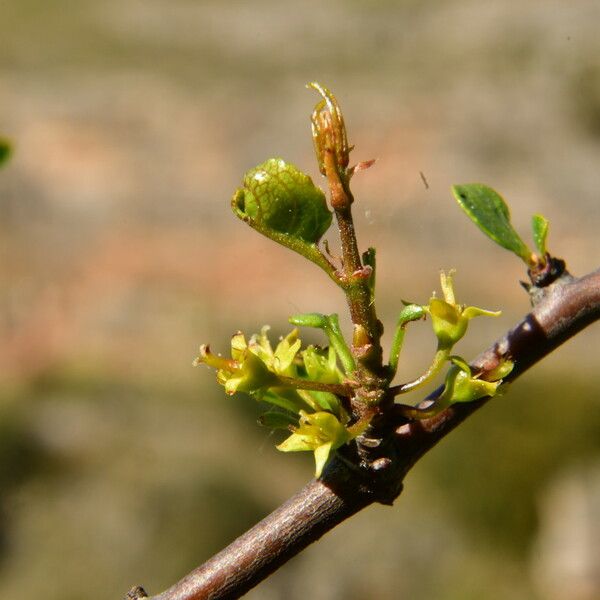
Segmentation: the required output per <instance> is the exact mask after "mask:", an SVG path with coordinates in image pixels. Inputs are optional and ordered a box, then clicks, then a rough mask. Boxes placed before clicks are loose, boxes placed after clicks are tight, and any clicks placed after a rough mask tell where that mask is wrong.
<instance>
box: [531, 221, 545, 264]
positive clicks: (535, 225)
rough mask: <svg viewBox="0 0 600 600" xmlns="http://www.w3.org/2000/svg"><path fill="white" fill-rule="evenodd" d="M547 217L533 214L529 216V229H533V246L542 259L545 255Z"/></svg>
mask: <svg viewBox="0 0 600 600" xmlns="http://www.w3.org/2000/svg"><path fill="white" fill-rule="evenodd" d="M548 225H549V223H548V219H546V217H544V216H543V215H533V217H531V229H532V231H533V241H534V243H535V247H536V248H537V250H538V252H539V253H540V257H541V258H542V259H543V258H544V256H546V252H547V251H546V238H547V237H548Z"/></svg>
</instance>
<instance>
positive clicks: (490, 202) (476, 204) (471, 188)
mask: <svg viewBox="0 0 600 600" xmlns="http://www.w3.org/2000/svg"><path fill="white" fill-rule="evenodd" d="M452 193H453V194H454V197H455V198H456V200H457V202H458V203H459V204H460V206H461V208H462V209H463V210H464V211H465V213H467V216H468V217H469V218H470V219H471V220H472V221H473V223H475V225H477V227H479V229H481V231H483V233H485V235H487V236H488V237H489V238H490V239H492V240H493V241H494V242H496V243H497V244H499V245H500V246H502V247H503V248H506V249H507V250H510V251H511V252H514V253H515V254H516V255H517V256H519V257H520V258H521V259H523V260H524V261H525V263H527V265H531V264H532V256H531V250H530V249H529V248H528V247H527V245H526V244H525V242H523V240H522V239H521V238H520V237H519V234H518V233H517V232H516V231H515V230H514V228H513V226H512V225H511V222H510V211H509V209H508V206H507V205H506V202H505V201H504V199H503V198H502V196H500V194H498V193H497V192H496V191H494V190H493V189H492V188H490V187H488V186H486V185H483V184H481V183H468V184H464V185H455V186H452Z"/></svg>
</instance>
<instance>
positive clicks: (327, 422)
mask: <svg viewBox="0 0 600 600" xmlns="http://www.w3.org/2000/svg"><path fill="white" fill-rule="evenodd" d="M351 439H352V435H351V433H350V432H349V431H348V430H347V429H346V428H345V427H344V425H342V423H340V421H339V420H338V419H337V417H335V415H332V414H331V413H329V412H325V411H322V412H315V413H312V414H308V413H306V412H305V411H300V424H299V426H298V427H296V428H295V429H294V432H293V433H292V435H290V437H288V438H287V439H286V440H285V441H284V442H282V443H281V444H279V446H277V449H278V450H281V451H282V452H302V451H306V450H310V451H312V452H314V455H315V477H319V476H320V475H321V473H322V472H323V467H324V466H325V464H326V463H327V461H328V460H329V457H330V455H331V452H332V451H333V450H335V449H336V448H339V447H340V446H343V445H344V444H346V443H348V442H349V441H350V440H351Z"/></svg>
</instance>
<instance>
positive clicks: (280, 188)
mask: <svg viewBox="0 0 600 600" xmlns="http://www.w3.org/2000/svg"><path fill="white" fill-rule="evenodd" d="M237 202H238V208H239V209H240V210H241V211H242V212H243V213H244V214H245V215H247V216H248V217H250V218H251V219H253V220H255V221H257V222H260V223H261V225H262V226H263V227H265V228H269V229H272V230H275V231H277V232H280V233H284V234H286V235H289V236H292V237H295V238H300V239H302V240H304V241H305V242H309V243H312V244H316V243H317V242H318V241H319V240H320V239H321V237H322V236H323V234H324V233H325V232H326V231H327V229H329V226H330V225H331V218H332V213H331V212H330V211H329V209H328V208H327V202H326V199H325V194H324V193H323V192H322V191H321V190H320V189H319V188H318V187H317V186H316V185H315V184H314V183H313V182H312V179H311V178H310V177H309V176H308V175H306V174H304V173H302V172H301V171H300V170H298V169H297V168H296V167H295V166H294V165H292V164H289V163H286V162H285V161H284V160H282V159H281V158H270V159H269V160H267V161H266V162H264V163H262V164H261V165H258V166H257V167H255V168H254V169H252V170H250V171H248V172H247V173H246V175H245V177H244V188H243V194H242V195H241V196H240V197H238V200H237Z"/></svg>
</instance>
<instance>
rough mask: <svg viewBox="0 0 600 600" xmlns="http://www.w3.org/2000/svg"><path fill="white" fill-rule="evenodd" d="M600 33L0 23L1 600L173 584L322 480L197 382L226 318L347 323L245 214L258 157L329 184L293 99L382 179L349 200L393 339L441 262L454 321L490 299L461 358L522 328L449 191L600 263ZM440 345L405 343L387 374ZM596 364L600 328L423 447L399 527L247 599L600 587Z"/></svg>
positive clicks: (332, 300) (383, 517)
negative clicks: (4, 150) (232, 203)
mask: <svg viewBox="0 0 600 600" xmlns="http://www.w3.org/2000/svg"><path fill="white" fill-rule="evenodd" d="M599 23H600V5H599V4H598V2H596V1H595V0H587V1H586V0H581V1H579V2H558V1H553V0H520V1H519V2H502V1H499V0H492V1H489V2H480V1H477V0H437V1H435V0H404V1H396V2H392V1H387V2H386V1H375V0H372V1H368V0H362V1H359V0H356V1H351V0H347V1H341V0H339V1H337V2H317V1H316V0H306V1H305V2H303V3H302V4H300V3H291V2H276V1H275V0H255V1H253V2H251V3H246V2H237V1H232V2H217V1H216V0H215V1H202V0H198V1H194V0H143V1H142V0H107V1H104V2H98V1H91V0H79V1H78V2H68V1H66V0H55V1H53V2H47V1H42V0H4V1H3V2H2V3H0V134H1V135H4V136H6V137H8V138H9V139H11V140H12V141H13V143H14V146H15V148H14V156H13V158H12V160H11V161H10V162H9V163H8V164H7V165H6V167H5V168H4V169H2V170H1V171H0V248H1V252H0V282H1V285H0V337H1V339H2V344H1V345H0V597H2V598H11V600H26V599H27V600H29V599H32V598H39V597H42V596H43V597H44V599H45V600H55V599H56V600H59V599H60V600H71V599H73V600H75V599H77V600H79V599H80V598H83V597H85V598H86V599H87V600H95V599H98V600H100V599H107V598H119V597H121V596H122V595H123V594H124V593H125V592H126V591H127V590H128V589H129V588H130V587H131V586H132V585H134V584H139V583H141V584H143V585H144V586H145V587H146V589H147V590H148V591H149V592H152V593H158V592H159V591H162V590H163V589H164V588H166V587H168V586H169V585H171V584H172V583H174V582H175V581H176V580H177V579H179V578H180V577H181V576H183V575H184V574H185V573H186V572H187V571H188V570H190V569H191V568H192V567H194V566H195V565H197V564H199V563H201V562H202V561H204V560H205V559H207V558H209V557H210V556H211V555H212V554H213V553H214V552H216V551H217V550H219V549H220V548H222V547H223V546H224V545H226V544H227V543H228V542H230V541H231V540H232V539H233V538H235V537H236V536H237V535H239V534H240V533H242V532H243V531H244V530H246V529H247V528H248V527H250V526H251V525H253V524H254V523H255V522H256V521H257V520H259V519H260V518H262V517H263V516H264V515H265V514H267V513H268V512H270V511H271V510H272V509H274V508H275V507H276V506H277V505H278V504H280V503H281V502H282V501H283V500H284V499H286V498H287V497H288V496H289V495H291V494H292V493H294V492H295V491H296V490H297V489H298V488H300V487H301V486H302V485H303V483H304V482H305V481H307V480H308V479H309V478H310V477H311V474H312V469H313V466H312V459H311V457H310V456H291V455H283V454H280V453H278V452H277V451H276V450H275V449H274V444H275V442H276V441H277V440H276V438H274V437H272V436H271V435H270V434H269V433H268V432H267V431H266V430H263V429H261V428H259V427H258V426H257V425H256V423H255V419H256V416H257V414H258V407H256V406H255V405H254V403H253V402H252V401H251V400H249V399H248V398H246V397H233V398H230V397H225V396H224V394H223V393H222V389H221V388H219V386H218V385H217V384H216V383H215V380H214V374H213V373H212V372H210V371H209V370H208V369H205V368H197V369H193V368H192V366H191V363H192V360H193V358H194V357H195V355H196V352H197V348H198V346H199V344H200V343H203V342H211V343H212V347H213V349H215V350H217V351H222V352H225V351H226V350H227V349H228V346H229V337H230V335H231V334H232V333H233V332H235V331H236V330H238V329H242V330H244V331H245V332H247V333H252V332H255V331H258V330H259V329H260V327H261V326H262V325H263V324H269V325H271V327H272V333H273V336H274V337H276V336H279V335H281V334H283V333H286V332H287V331H288V330H289V326H288V325H287V317H288V316H289V315H290V314H295V313H298V312H313V311H317V312H324V313H327V312H340V313H341V314H345V309H344V300H343V297H342V295H341V293H340V292H339V291H338V290H336V289H334V287H333V286H332V285H331V284H330V282H329V280H328V279H327V278H326V276H325V275H324V274H323V273H322V272H320V271H319V270H318V269H316V268H315V267H314V266H313V265H311V264H309V263H306V262H305V261H304V260H303V259H302V258H300V257H298V256H296V255H294V254H292V253H291V252H289V251H288V250H286V249H284V248H279V247H276V246H275V245H274V244H272V243H271V242H269V241H268V240H266V239H262V238H261V237H260V236H258V235H257V234H256V233H255V232H253V231H252V230H251V229H250V228H248V227H245V226H244V225H243V224H242V223H241V222H239V221H237V220H236V219H235V218H234V217H233V216H232V214H231V212H230V209H229V199H230V197H231V195H232V193H233V191H234V189H235V188H236V187H237V186H239V185H240V183H241V179H242V177H243V174H244V172H245V171H246V170H248V169H249V168H251V167H253V166H255V165H256V164H258V163H261V162H263V161H264V160H265V159H266V158H268V157H271V156H281V157H283V158H285V159H286V160H288V161H291V162H293V163H295V164H296V165H298V166H299V167H300V168H301V169H303V170H305V171H307V172H309V173H310V174H311V175H312V176H313V178H314V179H315V181H317V182H320V181H321V178H320V175H319V174H318V171H317V169H316V164H315V160H314V156H313V154H312V145H311V138H310V129H309V120H308V117H309V114H310V112H311V110H312V107H313V106H314V104H315V103H316V101H317V97H316V95H315V93H314V92H309V91H307V90H306V89H305V88H304V85H305V83H306V82H308V81H312V80H318V81H320V82H321V83H323V84H325V85H327V86H329V87H330V88H331V89H332V90H333V91H334V92H335V93H336V95H337V97H338V99H339V101H340V103H341V105H342V107H343V109H344V112H345V116H346V122H347V126H348V131H349V138H350V142H351V143H353V144H355V146H356V149H355V151H354V153H353V157H354V160H356V161H358V160H366V159H370V158H377V159H378V161H377V163H376V165H375V166H374V167H373V168H372V169H370V170H369V171H367V172H365V173H361V174H360V175H357V177H356V179H355V180H354V193H355V196H356V205H355V206H356V221H357V227H358V231H359V242H360V243H361V245H362V247H363V248H366V247H367V246H368V245H374V246H376V247H377V249H378V263H379V270H378V290H377V292H378V297H377V305H378V309H379V311H380V315H381V318H382V320H383V321H384V323H385V324H386V327H387V336H386V338H385V343H386V344H389V342H390V332H391V330H392V326H393V323H394V320H395V318H396V315H397V313H398V311H399V309H400V307H401V299H406V300H411V301H415V302H422V303H424V302H426V301H427V300H428V298H429V296H430V294H431V292H432V290H433V289H435V288H436V287H437V286H438V273H439V270H440V269H441V268H446V269H447V268H450V267H454V268H456V269H457V271H458V273H457V276H456V286H457V291H458V297H459V300H461V301H463V302H466V303H469V304H474V305H477V306H482V307H485V308H489V309H502V310H503V314H502V316H501V317H500V318H498V319H480V320H477V321H475V322H474V323H473V325H472V330H471V333H470V336H468V337H467V339H465V340H464V341H463V342H462V343H461V346H460V347H459V348H457V350H458V351H459V352H460V353H461V354H463V355H464V356H466V357H467V358H468V357H473V356H474V355H475V354H477V353H478V352H479V350H481V349H482V348H483V347H486V346H487V345H489V344H490V343H491V342H492V341H493V340H494V339H495V338H496V337H498V336H499V335H501V334H502V333H503V332H504V330H505V329H507V328H508V327H510V326H511V325H512V324H513V323H514V322H515V321H516V320H517V319H519V318H520V317H521V316H522V315H523V314H525V313H526V312H527V311H528V298H527V296H526V294H525V293H524V291H523V290H522V289H521V288H520V286H519V283H518V281H519V279H523V278H525V273H524V270H523V267H522V265H521V264H520V263H519V260H518V259H516V258H515V257H513V256H512V255H510V254H508V253H505V252H503V251H502V250H500V249H499V248H497V247H494V246H493V245H492V244H491V243H489V242H488V241H487V240H486V239H485V238H484V237H483V236H482V235H481V234H480V232H479V231H478V230H477V229H476V228H475V227H474V226H472V225H471V224H470V223H469V222H468V220H467V219H466V218H465V216H464V215H463V214H462V213H461V212H460V211H459V209H458V208H457V206H456V204H455V202H454V200H453V199H452V197H451V194H450V191H449V188H450V185H451V184H452V183H465V182H472V181H482V182H485V183H487V184H488V185H491V186H492V187H494V188H496V189H497V190H499V191H500V192H502V193H503V195H504V196H505V197H506V198H507V200H508V201H509V202H510V204H511V206H512V210H513V216H514V222H515V225H516V227H517V229H518V230H519V231H521V232H522V235H523V237H524V238H525V239H526V240H528V241H529V240H530V237H529V233H528V229H529V219H530V217H531V215H532V214H533V213H534V212H541V213H543V214H544V215H545V216H546V217H548V218H549V219H550V222H551V230H550V237H549V248H550V251H551V252H552V253H553V254H555V255H557V256H561V257H564V258H565V259H566V260H567V264H568V266H569V268H570V270H571V272H573V273H574V274H577V275H581V274H584V273H586V272H589V271H591V270H593V269H595V268H597V267H598V256H599V254H600V253H599V252H598V250H599V242H598V233H597V232H598V227H599V225H600V204H599V197H598V191H599V189H600V170H599V162H600V36H598V24H599ZM421 173H422V174H423V176H424V178H425V179H426V181H427V183H428V188H427V187H426V186H425V185H424V182H423V179H422V177H421ZM330 238H331V242H332V248H335V243H336V242H335V238H334V237H333V236H330ZM343 319H345V316H344V317H343ZM343 322H344V323H345V324H346V326H347V323H348V321H347V319H346V320H344V321H343ZM304 337H306V338H307V339H308V340H309V341H318V337H314V336H313V335H312V334H311V333H310V332H308V333H307V334H306V335H305V336H304ZM433 346H434V340H433V336H432V335H431V332H430V330H429V327H428V326H427V325H415V326H414V327H412V328H411V329H410V330H409V334H408V335H407V340H406V345H405V352H404V354H403V362H402V365H401V369H400V375H399V378H400V379H402V380H406V379H408V378H411V377H413V376H415V375H416V374H417V373H419V372H420V371H421V370H423V369H424V367H425V366H426V364H427V361H428V360H429V358H430V357H431V353H432V351H433ZM599 352H600V340H599V336H598V330H597V328H595V327H592V328H590V329H589V330H588V331H586V332H584V333H582V334H581V335H579V336H578V337H577V338H576V339H574V340H572V341H571V342H569V343H568V344H567V345H566V346H565V347H563V348H561V349H560V350H558V351H557V352H555V353H554V354H553V355H552V356H550V357H549V358H548V359H547V360H545V361H544V362H543V364H541V365H539V366H538V367H536V368H535V369H534V370H533V371H532V372H531V373H528V374H526V375H525V376H524V377H522V378H521V379H520V380H518V381H517V382H516V383H515V384H513V386H512V389H511V390H510V392H509V393H508V394H507V395H506V396H504V397H501V398H498V399H497V400H494V401H493V402H492V403H490V404H489V405H488V406H486V407H485V408H484V409H483V410H482V411H480V413H479V414H477V415H476V416H475V417H473V418H472V419H470V421H469V422H468V423H466V424H465V425H464V426H462V427H460V429H459V430H458V431H456V432H455V433H453V434H452V435H451V436H450V437H449V438H448V439H447V440H445V441H444V442H443V443H442V444H440V445H439V446H438V447H437V448H436V449H434V451H432V452H431V453H430V454H429V455H428V456H426V457H425V459H424V460H422V461H421V462H420V463H419V465H418V467H417V468H416V469H415V471H414V472H413V473H411V474H409V477H408V478H407V481H406V491H405V492H404V493H403V495H402V496H401V497H400V499H399V500H398V502H397V503H396V505H395V506H394V507H393V508H389V507H372V508H369V509H368V510H366V511H364V512H363V513H362V514H360V515H359V516H357V517H356V518H354V519H352V520H351V521H349V522H347V523H345V524H344V525H342V526H340V527H339V528H338V529H337V530H335V531H334V532H332V533H330V534H328V535H327V536H326V537H325V538H324V539H323V540H322V541H320V542H319V543H318V544H316V545H314V546H313V547H311V548H309V549H308V550H307V551H305V552H304V553H303V554H302V555H301V556H298V557H297V558H296V559H294V560H292V561H291V562H290V563H289V564H288V565H286V566H285V567H284V568H283V569H281V570H280V571H279V572H278V573H277V574H276V575H274V576H273V577H271V578H270V579H269V580H268V581H266V582H264V583H263V584H262V585H260V586H259V587H258V588H257V589H256V590H254V591H253V592H251V593H250V594H249V595H248V597H249V598H252V599H254V600H257V599H266V600H271V599H272V600H279V599H286V600H296V599H298V600H299V599H301V598H305V597H310V598H313V599H314V600H335V599H342V598H343V599H345V600H354V599H356V600H360V599H363V598H373V599H376V600H378V599H381V600H387V599H396V598H411V599H416V600H420V599H432V598H435V599H441V600H451V599H469V598H473V599H475V598H477V599H479V598H486V599H491V600H495V599H504V598H511V599H530V598H531V599H539V600H554V599H561V600H564V599H568V600H571V599H575V600H588V599H589V600H591V599H593V598H598V597H600V403H599V395H600V394H599V393H600V381H598V378H597V369H598V366H597V357H598V354H599ZM420 398H421V396H419V395H415V396H414V397H409V398H408V400H409V401H412V402H415V403H416V402H418V401H419V400H420Z"/></svg>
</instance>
